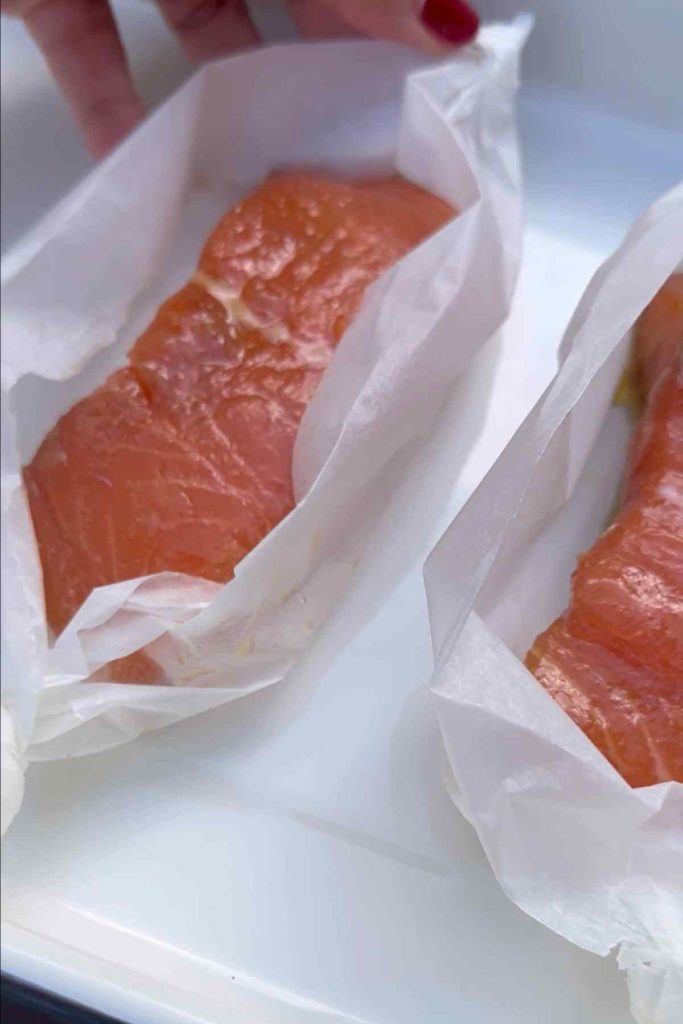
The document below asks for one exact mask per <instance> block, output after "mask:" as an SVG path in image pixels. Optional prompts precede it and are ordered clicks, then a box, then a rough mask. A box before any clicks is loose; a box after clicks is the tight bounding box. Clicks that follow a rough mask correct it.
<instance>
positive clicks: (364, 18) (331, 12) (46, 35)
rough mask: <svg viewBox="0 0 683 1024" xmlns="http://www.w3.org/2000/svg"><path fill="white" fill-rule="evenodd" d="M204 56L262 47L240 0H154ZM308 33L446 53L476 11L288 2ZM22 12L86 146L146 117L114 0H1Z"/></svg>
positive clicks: (99, 144)
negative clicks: (377, 40) (376, 40)
mask: <svg viewBox="0 0 683 1024" xmlns="http://www.w3.org/2000/svg"><path fill="white" fill-rule="evenodd" d="M157 3H158V6H159V7H160V9H161V13H162V14H163V16H164V18H165V19H166V21H167V22H168V24H169V25H170V27H171V28H172V29H173V30H174V31H175V32H176V34H177V35H178V37H179V39H180V41H181V43H182V45H183V47H184V49H185V51H186V53H187V55H188V56H189V58H190V59H191V60H193V61H195V62H198V63H200V62H201V61H204V60H209V59H210V58H212V57H218V56H221V55H223V54H227V53H232V52H234V51H236V50H242V49H247V48H249V47H253V46H257V45H258V44H259V43H260V42H261V39H260V37H259V34H258V32H257V30H256V28H255V26H254V24H253V22H252V20H251V18H250V17H249V12H248V10H247V7H246V4H245V3H244V0H157ZM287 4H288V7H289V11H290V13H291V15H292V17H293V19H294V21H295V22H296V24H297V26H298V28H299V30H300V31H301V33H302V35H303V36H326V37H330V36H333V35H336V36H339V35H349V34H354V33H361V34H364V35H368V36H373V37H376V38H383V39H391V40H395V41H397V42H402V43H406V44H408V45H411V46H415V47H417V48H419V49H422V50H424V51H426V52H428V53H437V54H438V53H440V52H444V51H445V50H447V48H449V47H452V46H457V45H459V44H462V43H465V42H468V41H469V40H470V39H471V38H472V37H473V36H474V35H475V34H476V31H477V28H478V18H477V16H476V14H475V13H474V11H472V9H471V8H470V7H469V6H468V5H467V4H466V3H465V2H464V0H427V2H426V3H424V2H423V0H287ZM1 6H2V12H3V14H10V15H14V16H16V17H18V18H21V19H22V20H23V21H24V23H25V25H26V27H27V28H28V30H29V32H30V33H31V35H32V36H33V38H34V40H35V41H36V43H37V44H38V46H39V47H40V49H41V50H42V53H43V56H44V57H45V59H46V61H47V63H48V65H49V67H50V70H51V71H52V74H53V75H54V77H55V79H56V81H57V84H58V85H59V88H60V89H61V91H62V94H63V95H64V97H65V99H66V100H67V102H68V103H69V105H70V106H71V108H72V110H73V112H74V115H75V117H76V120H77V121H78V123H79V125H80V127H81V130H82V132H83V134H84V136H85V140H86V143H87V145H88V148H89V150H90V152H91V153H92V154H93V155H94V156H98V157H99V156H103V155H104V154H105V153H107V152H108V151H109V150H110V149H111V148H112V146H114V145H115V144H116V143H117V142H119V141H120V139H122V138H123V137H124V136H125V135H126V134H127V133H128V132H129V131H130V130H131V129H132V128H134V127H135V125H136V124H137V123H138V122H139V121H140V120H141V119H142V118H143V116H144V108H143V105H142V101H141V99H140V97H139V96H138V94H137V92H136V90H135V86H134V85H133V81H132V79H131V76H130V73H129V71H128V65H127V63H126V55H125V52H124V49H123V46H122V44H121V39H120V37H119V34H118V31H117V28H116V22H115V21H114V17H113V14H112V11H111V7H110V6H109V0H1Z"/></svg>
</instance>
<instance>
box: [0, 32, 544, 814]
mask: <svg viewBox="0 0 683 1024" xmlns="http://www.w3.org/2000/svg"><path fill="white" fill-rule="evenodd" d="M529 27H530V24H529V21H528V19H519V20H517V21H516V22H514V23H511V24H510V25H501V26H491V27H488V28H486V29H484V30H483V31H482V32H481V34H480V36H479V38H478V41H477V42H476V43H475V44H473V45H472V46H470V47H468V48H466V49H465V50H463V51H462V52H461V53H460V54H459V56H457V57H456V58H455V59H453V60H452V61H450V62H449V63H447V64H441V65H436V66H434V65H431V66H428V67H426V68H425V67H424V66H423V67H422V69H421V70H415V69H416V68H417V67H418V66H419V65H420V59H419V58H417V57H416V56H415V55H412V54H409V53H408V52H407V51H404V50H402V49H400V48H398V47H393V46H390V45H384V44H374V43H362V42H360V43H338V44H320V45H316V46H310V45H306V46H301V45H294V46H285V47H274V48H272V49H269V50H262V51H259V52H256V53H253V54H249V55H246V56H240V57H236V58H232V59H230V60H226V61H223V62H219V63H216V64H214V65H212V66H209V67H207V68H206V69H204V70H203V71H201V72H199V73H198V74H197V75H196V76H195V77H194V78H193V79H192V80H191V81H190V82H189V83H188V84H187V85H186V86H185V87H184V88H183V89H181V91H180V92H179V93H178V94H177V95H176V96H175V98H174V99H172V100H171V101H170V102H169V103H168V104H167V105H166V106H165V107H164V108H162V109H161V110H160V111H159V112H158V113H157V114H155V115H154V116H153V117H152V118H151V120H150V121H149V122H148V123H147V124H146V125H144V126H143V127H142V128H141V129H140V130H139V131H138V132H137V133H136V134H135V135H134V136H133V137H132V138H131V139H130V140H129V141H128V142H127V143H125V144H124V145H123V147H122V148H121V149H120V150H119V151H117V153H115V154H114V155H113V156H112V157H111V158H110V159H109V160H108V161H106V162H105V163H104V164H103V165H102V166H101V167H100V168H98V169H97V170H96V171H95V172H94V173H93V174H92V175H91V176H90V177H89V178H88V179H87V180H86V181H85V182H84V183H83V184H82V185H81V186H80V187H79V188H78V189H77V190H76V191H75V192H74V193H73V194H72V195H71V196H70V197H68V198H67V199H66V200H65V201H64V202H63V203H62V204H61V205H60V206H59V207H58V208H57V209H56V210H55V211H54V212H53V213H52V214H51V215H50V216H49V217H48V218H47V219H46V220H45V221H43V222H42V223H41V224H40V225H39V226H38V227H37V228H36V229H35V230H34V231H33V232H32V234H31V235H30V236H29V237H27V238H26V239H25V240H24V241H23V242H22V243H21V244H20V245H19V247H18V248H17V249H16V250H14V251H13V252H12V253H11V254H10V255H9V256H8V257H7V258H6V260H5V261H4V262H3V268H2V270H3V292H4V295H3V307H4V308H3V312H4V320H5V332H4V333H5V346H4V351H3V365H2V382H3V406H4V413H5V416H6V419H7V425H8V429H7V431H5V432H3V435H4V434H7V437H6V438H5V436H3V508H4V510H6V514H5V516H4V519H3V524H4V530H5V534H4V536H5V539H6V544H5V545H4V547H5V548H6V549H7V560H8V561H7V571H6V573H5V574H4V575H5V579H4V586H5V588H6V600H5V602H3V604H4V605H6V606H7V616H6V619H5V621H4V622H3V640H4V643H5V645H6V648H7V651H8V657H7V659H6V663H5V659H3V671H4V681H3V682H4V697H3V702H4V708H5V710H6V713H7V714H8V715H9V716H10V718H11V729H10V728H9V726H8V728H7V729H6V730H5V732H4V733H3V737H4V736H5V735H6V736H7V737H12V742H10V740H9V739H8V741H7V743H4V740H3V773H5V763H6V762H7V771H8V778H10V779H16V777H17V772H18V771H19V775H20V767H21V764H22V762H23V760H24V759H26V758H28V759H29V760H31V759H50V758H56V757H66V756H74V755H81V754H86V753H90V752H93V751H96V750H102V749H105V748H106V747H109V746H112V745H114V744H117V743H121V742H124V741H126V740H129V739H131V738H133V737H134V736H136V735H138V734H139V733H140V732H142V731H143V730H145V729H150V728H156V727H158V726H161V725H164V724H166V723H169V722H173V721H177V720H178V719H181V718H184V717H187V716H189V715H193V714H196V713H197V712H200V711H203V710H206V709H209V708H212V707H215V706H217V705H218V704H221V703H224V702H226V701H229V700H234V699H235V698H237V697H241V696H244V695H245V694H248V693H252V692H254V691H255V690H257V689H259V688H261V687H263V686H266V685H268V684H271V683H274V682H277V681H278V680H280V679H282V678H283V677H284V676H285V675H286V674H287V673H289V672H290V671H291V670H292V669H293V668H294V667H296V665H297V664H299V663H300V661H301V659H302V657H303V655H304V653H305V652H306V651H307V650H308V649H309V647H310V646H311V644H312V643H314V642H315V640H316V638H317V636H318V634H319V631H320V627H321V625H322V623H323V622H324V621H325V619H326V618H327V617H328V615H329V613H330V611H331V610H332V609H333V608H335V606H337V605H338V604H339V602H340V600H341V599H342V597H343V595H344V594H345V592H346V590H347V588H348V586H349V583H350V581H351V580H352V579H353V577H354V575H355V576H357V575H358V574H359V573H362V572H363V566H364V561H365V556H366V553H367V552H368V550H369V549H370V548H371V547H372V546H373V545H377V544H381V543H382V529H381V527H382V523H383V522H384V520H385V519H386V517H387V516H391V515H395V512H396V508H395V504H394V503H395V502H396V501H397V500H398V496H399V495H400V493H401V486H402V485H405V481H406V478H407V474H409V473H410V472H412V471H414V467H415V466H416V465H419V462H420V457H421V455H422V453H423V452H426V451H427V450H428V447H427V445H428V439H429V437H430V434H431V433H432V428H433V425H434V423H435V421H436V418H437V416H438V414H439V411H440V409H441V407H442V406H443V405H444V402H445V401H446V399H448V397H449V395H450V394H451V393H452V390H453V387H454V385H455V383H456V382H457V381H459V380H460V379H461V378H462V377H463V375H464V374H465V373H466V372H467V370H468V367H469V366H470V364H471V361H472V359H473V356H474V355H475V353H477V352H478V351H479V350H480V349H481V347H482V346H483V345H484V343H485V342H486V341H487V340H488V339H489V338H490V337H491V336H492V335H493V334H494V332H495V331H496V329H497V328H498V327H499V326H500V324H501V323H502V322H503V320H504V319H505V317H506V315H507V312H508V310H509V304H510V298H511V294H512V290H513V287H514V282H515V277H516V273H517V269H518V264H519V248H520V209H519V167H518V155H517V145H516V135H515V125H514V97H515V92H516V87H517V66H518V56H519V51H520V49H521V47H522V45H523V42H524V39H525V38H526V35H527V33H528V30H529ZM288 164H290V165H306V164H308V165H316V166H321V165H322V166H325V167H330V168H333V169H334V170H336V171H340V170H341V171H344V170H348V171H349V172H357V171H363V172H367V171H368V170H373V171H374V170H387V169H390V168H395V169H398V170H399V171H400V172H401V173H402V174H404V175H405V176H407V177H408V178H410V179H412V180H413V181H415V182H417V183H418V184H420V185H423V186H424V187H426V188H428V189H431V190H432V191H433V192H435V193H437V194H439V195H440V196H442V197H443V198H445V199H447V200H449V201H451V202H452V203H453V204H455V205H456V206H457V207H458V208H459V209H460V210H461V213H460V215H459V217H457V219H455V220H454V221H453V222H452V223H450V224H449V225H447V226H446V227H445V228H443V229H442V230H441V231H440V232H439V233H437V234H436V235H435V236H434V237H432V238H431V239H429V240H427V241H426V242H425V243H424V244H423V245H422V246H420V247H419V248H418V249H417V250H416V251H415V252H413V253H411V254H410V255H409V256H408V257H406V259H404V260H403V261H401V263H399V264H398V265H397V266H396V267H394V268H393V269H392V270H391V271H390V272H389V273H387V274H386V275H385V276H384V277H383V278H382V279H381V280H379V281H378V282H377V283H376V285H375V286H374V287H373V288H371V289H370V290H369V293H368V295H367V296H366V299H365V301H364V303H363V306H362V309H361V311H360V312H359V314H358V316H357V318H356V319H355V321H354V323H353V325H352V326H351V328H350V330H349V331H348V332H347V335H346V336H345V337H344V338H343V339H342V342H341V345H340V347H339V349H338V350H337V353H336V354H335V358H334V360H333V362H332V365H331V366H330V368H329V370H328V372H327V374H326V376H325V377H324V379H323V381H322V383H321V386H320V388H319V391H318V393H317V395H316V397H315V399H314V401H313V403H312V404H311V406H310V408H309V410H308V412H307V414H306V416H305V418H304V420H303V422H302V425H301V428H300V431H299V436H298V439H297V445H296V451H295V460H294V476H295V484H296V492H297V500H298V504H297V507H296V508H295V510H294V511H293V512H292V513H291V514H290V515H289V516H288V517H287V518H286V519H285V520H284V521H283V522H282V523H281V524H280V525H279V526H278V527H277V528H276V529H275V530H274V531H273V532H272V533H271V534H270V535H269V536H268V537H267V538H266V539H265V540H264V541H263V542H262V543H261V544H259V545H258V547H257V548H256V549H255V550H254V551H253V552H251V554H250V555H249V556H248V557H247V558H245V559H244V561H243V562H242V563H241V564H240V565H239V566H238V568H237V571H236V574H235V578H234V579H233V580H232V581H231V582H230V583H228V584H227V585H225V586H218V585H215V584H210V583H206V582H203V581H199V580H192V579H190V578H188V577H183V576H180V575H176V574H172V573H163V574H159V575H156V576H152V577H148V578H145V579H142V580H137V581H132V582H125V583H120V584H116V585H114V586H109V587H103V588H100V589H98V590H96V591H95V592H94V593H93V594H92V595H91V597H90V598H89V599H88V600H87V601H86V602H85V603H84V605H83V606H82V608H81V609H80V611H79V612H78V613H77V615H76V616H75V618H74V620H73V621H72V623H71V624H70V625H69V626H68V627H67V629H66V630H65V631H64V633H63V634H62V635H61V637H60V638H59V639H58V640H57V642H56V643H55V644H54V646H52V647H50V645H49V643H48V638H47V632H46V627H45V621H44V614H43V608H42V590H41V585H40V574H39V565H38V561H37V556H36V550H35V544H34V541H33V536H32V529H31V526H30V519H29V517H28V513H27V508H26V502H25V497H24V493H23V489H22V487H21V479H20V472H19V467H20V466H21V465H22V464H24V463H25V462H26V461H28V460H30V458H31V457H32V455H33V452H34V451H35V448H36V446H37V444H38V443H39V442H40V440H41V438H42V437H43V436H44V434H45V432H46V430H48V429H49V428H50V427H51V426H52V425H53V424H54V422H55V421H56V419H57V418H58V417H59V415H61V414H62V413H63V412H64V411H65V410H66V409H67V408H69V406H70V405H71V404H73V402H74V401H75V400H76V399H77V398H80V397H81V396H82V395H84V394H86V393H88V391H90V390H91V389H92V387H93V386H94V385H96V384H97V383H99V382H100V381H101V380H103V379H104V377H105V376H106V374H107V373H108V372H109V371H110V370H111V369H112V367H114V366H116V365H120V364H122V363H123V361H124V359H125V353H126V351H127V349H128V348H129V347H130V344H131V343H132V341H133V340H134V339H135V337H136V335H137V333H138V332H139V330H140V329H141V328H142V327H143V326H144V325H145V323H147V322H148V321H149V318H150V316H151V315H152V313H153V311H154V309H155V308H156V306H157V305H158V303H159V301H160V300H161V299H162V298H163V297H164V296H165V295H167V294H168V293H169V292H170V291H171V290H172V289H173V288H175V287H177V286H178V285H179V284H180V283H181V282H182V281H183V280H185V279H186V278H187V277H188V275H189V273H191V271H192V269H193V267H194V262H195V259H196V254H197V252H198V250H199V248H200V246H201V244H202V243H203V241H204V238H205V236H206V233H207V232H208V231H209V230H210V228H211V227H212V226H213V223H214V222H215V220H216V219H217V218H218V217H219V216H220V214H221V213H222V212H223V210H225V209H226V208H227V207H228V206H229V205H230V204H231V203H232V202H234V201H235V199H236V198H237V197H238V196H239V195H240V194H241V193H243V192H244V191H245V189H247V188H248V187H251V186H253V185H254V184H255V183H256V182H258V181H259V180H260V179H262V177H263V176H264V175H265V174H267V173H268V172H269V171H270V170H272V169H273V168H275V167H282V166H286V165H288ZM443 454H444V453H442V456H443ZM418 478H419V477H418ZM418 478H416V479H418ZM442 510H443V504H441V505H439V504H438V502H432V503H430V504H428V505H427V507H426V508H425V509H424V510H423V515H422V516H421V519H420V522H419V524H418V525H417V528H416V527H415V523H414V521H413V522H411V523H410V524H408V523H407V524H406V528H405V530H404V531H403V533H401V531H400V530H398V531H396V530H394V532H393V538H394V543H396V542H397V540H403V541H404V543H403V545H402V546H401V545H400V544H399V546H398V547H397V548H396V559H397V561H399V562H400V560H401V559H403V558H405V559H409V558H410V556H411V552H414V551H415V550H417V547H416V545H418V544H419V543H420V542H421V541H422V542H424V539H425V537H427V536H429V530H430V529H432V530H433V529H434V528H435V524H436V522H437V517H438V515H439V513H440V512H441V511H442ZM408 527H410V529H408ZM432 538H433V534H432ZM371 591H372V588H370V590H369V591H368V593H370V592H371ZM378 594H379V588H375V590H374V599H377V597H378ZM371 607H372V606H371V604H370V603H369V601H368V603H367V606H366V607H365V614H366V615H369V614H370V611H371ZM354 624H355V625H357V624H358V609H356V615H355V619H354ZM351 628H352V625H351V621H349V630H351ZM143 645H152V646H151V647H150V651H151V653H152V654H153V655H154V656H155V657H157V658H158V659H159V661H160V662H161V663H162V664H163V665H164V666H165V667H166V669H167V672H168V675H169V677H170V678H171V679H172V681H173V684H174V685H172V686H164V687H149V686H132V685H130V686H129V685H121V684H111V683H106V682H98V683H93V682H86V681H85V680H86V679H87V677H88V676H89V675H90V674H91V673H92V672H93V671H95V670H96V669H98V668H99V667H100V666H102V665H104V664H106V663H107V662H109V661H110V660H112V659H114V658H118V657H122V656H124V655H126V654H127V653H130V652H132V651H134V650H137V649H139V648H140V647H141V646H143ZM6 753H7V756H6ZM17 766H19V768H18V767H17ZM15 789H16V787H15ZM17 804H18V798H17V799H13V801H11V806H12V807H14V808H16V805H17Z"/></svg>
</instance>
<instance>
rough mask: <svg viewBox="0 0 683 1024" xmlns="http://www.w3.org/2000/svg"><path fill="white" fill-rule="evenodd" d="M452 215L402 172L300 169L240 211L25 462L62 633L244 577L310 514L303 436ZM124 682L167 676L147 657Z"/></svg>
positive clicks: (52, 608) (274, 181)
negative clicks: (406, 273) (180, 581)
mask: <svg viewBox="0 0 683 1024" xmlns="http://www.w3.org/2000/svg"><path fill="white" fill-rule="evenodd" d="M453 215H454V211H453V209H452V208H451V207H449V206H448V205H447V204H446V203H444V202H443V201H442V200H440V199H437V198H436V197H435V196H433V195H431V194H429V193H428V192H425V191H424V190H422V189H420V188H418V187H417V186H415V185H412V184H410V183H409V182H407V181H404V180H403V179H401V178H399V177H388V178H382V179H377V180H371V181H357V182H349V181H342V180H334V179H331V178H327V177H322V176H319V175H312V174H303V173H302V174H298V173H296V174H284V175H275V176H273V177H271V178H270V179H268V180H267V181H266V182H265V183H264V184H263V185H262V186H261V187H260V188H258V189H257V190H256V191H255V192H254V193H253V194H251V195H250V196H248V197H247V198H246V199H245V200H244V201H243V202H241V203H239V204H238V205H237V206H236V207H235V208H234V209H233V210H231V211H230V212H229V213H228V214H227V215H226V216H225V217H224V218H223V220H222V221H221V222H220V223H219V224H218V226H217V227H216V229H215V231H214V232H213V234H212V235H211V237H210V238H209V240H208V242H207V244H206V246H205V248H204V251H203V252H202V254H201V258H200V261H199V269H198V271H197V273H196V274H195V275H194V277H193V279H192V281H190V283H188V284H187V285H186V286H185V287H184V288H182V289H181V290H180V291H179V292H178V293H177V294H176V295H174V296H172V297H171V298H170V299H168V300H167V301H166V302H165V303H164V304H163V305H162V306H161V308H160V309H159V311H158V313H157V315H156V317H155V319H154V321H153V322H152V323H151V324H150V326H149V327H148V329H147V330H146V331H145V332H144V334H143V335H142V336H141V337H140V338H139V339H138V341H137V342H136V343H135V345H134V346H133V348H132V350H131V352H130V354H129V360H128V365H127V366H125V367H123V368H122V369H120V370H118V371H117V372H116V373H114V374H112V375H111V376H110V377H109V378H108V380H107V381H106V382H105V383H104V384H103V385H102V386H101V387H99V388H98V389H97V390H96V391H94V392H93V393H92V394H90V395H88V396H87V397H86V398H84V399H83V400H82V401H80V402H78V403H77V404H76V405H74V406H73V408H71V409H70V410H69V411H68V412H67V413H66V414H65V415H64V416H63V417H62V418H61V419H60V420H59V422H58V423H57V425H56V426H55V427H54V428H53V429H52V430H51V431H50V433H49V434H48V435H47V437H46V438H45V440H44V441H43V443H42V444H41V446H40V448H39V449H38V451H37V453H36V455H35V457H34V458H33V460H32V462H31V464H30V465H29V466H27V467H25V469H24V482H25V486H26V490H27V494H28V498H29V504H30V509H31V515H32V518H33V524H34V528H35V533H36V538H37V541H38V547H39V551H40V558H41V562H42V568H43V581H44V590H45V603H46V613H47V618H48V621H49V624H50V626H51V628H52V629H53V630H54V632H55V633H57V634H58V633H60V632H61V631H62V630H63V629H64V627H65V626H66V625H67V623H68V622H69V621H70V620H71V618H72V617H73V615H74V614H75V612H76V611H77V610H78V608H79V607H80V606H81V604H82V603H83V601H84V600H85V599H86V598H87V597H88V595H89V594H90V593H91V591H92V590H93V589H94V588H95V587H99V586H104V585H106V584H109V583H115V582H117V581H120V580H125V579H131V578H136V577H138V576H144V575H147V574H149V573H156V572H161V571H164V570H170V571H176V572H181V573H189V574H191V575H194V576H199V577H203V578H205V579H208V580H214V581H217V582H226V581H228V580H229V579H230V578H231V576H232V575H233V572H234V569H235V566H236V565H237V563H238V562H239V561H240V560H241V559H242V558H244V556H245V555H246V554H247V553H248V552H249V551H251V550H252V549H253V548H254V547H255V546H256V545H257V544H258V542H259V541H260V540H261V539H262V538H263V537H264V536H265V535H266V534H267V533H268V532H269V531H270V530H272V529H273V527H274V526H276V525H277V523H279V522H280V521H281V520H282V519H283V517H284V516H286V515H287V513H288V512H289V511H290V510H291V509H292V507H293V505H294V495H293V490H292V477H291V465H292V453H293V447H294V441H295V438H296V433H297V429H298V426H299V423H300V421H301V417H302V415H303V413H304V410H305V409H306V406H307V404H308V402H309V401H310V399H311V397H312V395H313V393H314V391H315V388H316V386H317V384H318V381H319V380H320V377H321V375H322V373H323V371H324V369H325V367H326V366H327V364H328V362H329V360H330V358H331V356H332V352H333V350H334V348H335V346H336V344H337V342H338V341H339V339H340V337H341V335H342V334H343V332H344V330H345V328H346V327H347V325H348V324H349V322H350V320H351V319H352V318H353V316H354V314H355V313H356V311H357V309H358V306H359V304H360V301H361V298H362V296H363V292H364V290H365V288H366V287H367V286H368V285H369V284H370V283H371V282H372V281H373V280H375V279H376V278H377V277H378V276H379V275H380V274H381V273H382V271H384V270H385V269H387V268H388V267H390V266H391V265H392V264H393V263H395V262H396V261H397V260H398V259H400V258H401V257H402V256H404V255H405V254H406V253H407V252H408V251H409V250H410V249H412V248H413V247H414V246H415V245H417V244H418V243H419V242H421V241H422V240H423V239H425V238H426V237H427V236H428V235H430V234H432V233H433V232H434V231H436V230H437V229H438V228H440V227H441V226H442V225H443V224H444V223H445V222H446V221H448V220H449V219H450V218H451V217H452V216H453ZM112 675H113V676H114V677H116V678H119V679H122V678H126V679H128V681H135V680H134V679H133V678H132V676H135V677H136V678H138V677H139V681H144V682H153V681H155V680H156V669H155V667H154V665H153V664H150V659H149V658H147V656H144V655H141V656H139V657H138V658H137V659H136V660H135V662H131V660H130V659H123V660H122V662H120V663H118V664H117V666H115V668H114V669H113V670H112ZM112 675H109V676H107V678H111V677H112Z"/></svg>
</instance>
